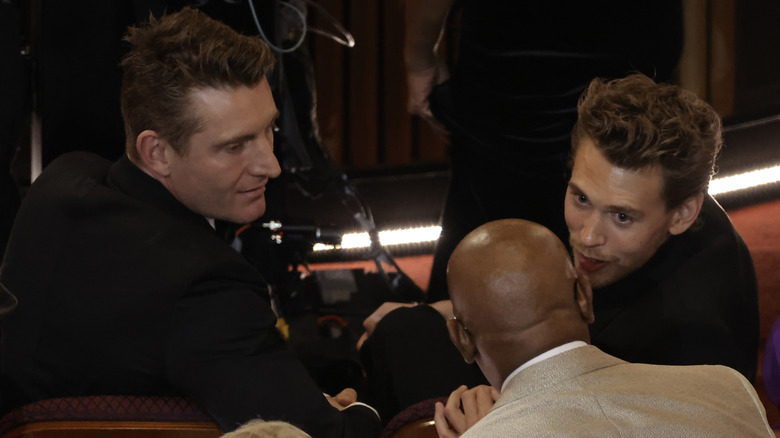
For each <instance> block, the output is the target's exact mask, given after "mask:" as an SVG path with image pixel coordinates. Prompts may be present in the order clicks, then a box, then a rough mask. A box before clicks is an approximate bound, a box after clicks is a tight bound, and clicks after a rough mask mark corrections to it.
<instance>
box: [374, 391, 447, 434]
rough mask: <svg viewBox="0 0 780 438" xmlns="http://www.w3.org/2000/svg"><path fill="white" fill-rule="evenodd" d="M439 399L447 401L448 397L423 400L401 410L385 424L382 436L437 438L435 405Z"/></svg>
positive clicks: (443, 401)
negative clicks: (434, 418) (434, 415)
mask: <svg viewBox="0 0 780 438" xmlns="http://www.w3.org/2000/svg"><path fill="white" fill-rule="evenodd" d="M439 401H440V402H442V403H446V402H447V397H439V398H432V399H428V400H423V401H421V402H418V403H415V404H413V405H411V406H409V407H408V408H406V409H404V410H403V411H401V412H399V413H398V414H397V415H396V416H395V417H393V419H392V420H390V422H388V423H387V425H386V426H385V428H384V430H383V431H382V438H437V437H438V434H437V433H436V426H435V425H434V423H433V414H434V407H433V406H434V404H435V403H436V402H439Z"/></svg>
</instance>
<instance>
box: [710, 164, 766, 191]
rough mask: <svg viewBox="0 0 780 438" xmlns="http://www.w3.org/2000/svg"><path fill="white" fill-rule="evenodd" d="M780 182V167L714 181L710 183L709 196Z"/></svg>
mask: <svg viewBox="0 0 780 438" xmlns="http://www.w3.org/2000/svg"><path fill="white" fill-rule="evenodd" d="M778 181H780V165H778V166H774V167H767V168H765V169H758V170H752V171H750V172H745V173H740V174H738V175H732V176H726V177H723V178H717V179H714V180H712V181H710V189H709V194H710V195H712V196H716V195H720V194H723V193H729V192H734V191H737V190H743V189H748V188H752V187H757V186H761V185H764V184H771V183H775V182H778Z"/></svg>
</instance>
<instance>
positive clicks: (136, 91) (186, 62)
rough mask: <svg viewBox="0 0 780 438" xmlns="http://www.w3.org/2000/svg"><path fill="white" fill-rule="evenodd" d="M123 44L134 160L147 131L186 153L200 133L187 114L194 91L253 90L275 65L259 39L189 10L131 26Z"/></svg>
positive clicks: (124, 112)
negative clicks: (139, 139) (137, 144)
mask: <svg viewBox="0 0 780 438" xmlns="http://www.w3.org/2000/svg"><path fill="white" fill-rule="evenodd" d="M124 40H125V41H127V42H129V43H130V46H131V47H130V51H129V52H128V53H127V55H125V56H124V58H123V59H122V64H121V65H122V68H123V70H124V75H123V78H122V95H121V104H122V117H123V118H124V123H125V135H126V144H125V146H126V150H127V153H128V154H129V155H130V157H131V158H133V159H138V153H137V151H136V148H135V141H136V138H137V137H138V135H139V134H140V133H141V132H143V131H144V130H147V129H151V130H154V131H156V132H157V133H158V134H159V135H160V136H161V137H162V138H164V139H165V140H166V141H168V142H169V143H170V144H171V146H173V148H174V149H175V150H176V151H177V152H178V153H179V154H184V152H185V149H186V145H187V144H188V142H189V139H190V137H192V135H193V134H195V133H197V132H198V131H199V130H201V129H202V126H201V124H202V121H201V120H199V118H198V115H197V114H193V113H192V111H190V110H189V107H190V104H191V102H190V97H191V94H192V93H191V92H192V91H193V90H195V89H204V88H221V87H228V88H235V87H239V86H242V85H243V86H249V87H252V86H255V85H257V84H259V83H260V81H262V79H263V78H265V77H267V76H268V75H269V74H271V72H272V70H273V66H274V55H273V53H272V52H271V49H270V48H269V47H268V45H266V43H265V42H263V40H262V39H260V38H259V37H257V36H245V35H241V34H239V33H237V32H236V31H234V30H233V29H232V28H230V27H229V26H227V25H226V24H224V23H221V22H219V21H217V20H214V19H212V18H210V17H208V16H207V15H206V14H204V13H202V12H200V11H198V10H197V9H192V8H189V7H186V8H184V9H182V10H180V11H179V12H176V13H173V14H169V15H163V16H162V17H161V18H160V19H156V18H154V17H153V16H150V18H149V21H148V22H147V23H146V24H144V25H142V26H139V27H130V28H129V30H128V32H127V34H126V35H125V38H124Z"/></svg>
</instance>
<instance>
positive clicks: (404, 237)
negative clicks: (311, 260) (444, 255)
mask: <svg viewBox="0 0 780 438" xmlns="http://www.w3.org/2000/svg"><path fill="white" fill-rule="evenodd" d="M440 234H441V227H440V226H438V225H437V226H430V227H421V228H407V229H401V230H386V231H380V232H379V243H380V244H381V245H382V246H387V245H403V244H410V243H425V242H435V241H436V240H438V239H439V235H440ZM369 246H371V239H370V238H369V237H368V233H349V234H345V235H343V236H342V237H341V245H339V246H338V248H340V249H356V248H368V247H369ZM331 249H336V247H334V246H333V245H322V244H316V245H314V248H313V250H314V251H326V250H331Z"/></svg>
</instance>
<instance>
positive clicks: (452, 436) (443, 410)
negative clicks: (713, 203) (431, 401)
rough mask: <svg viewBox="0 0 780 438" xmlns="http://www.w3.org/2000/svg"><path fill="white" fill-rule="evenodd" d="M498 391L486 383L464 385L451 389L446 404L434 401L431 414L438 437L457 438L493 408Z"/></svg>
mask: <svg viewBox="0 0 780 438" xmlns="http://www.w3.org/2000/svg"><path fill="white" fill-rule="evenodd" d="M498 397H499V393H498V391H496V390H495V389H494V388H492V387H490V386H486V385H480V386H476V387H474V388H472V389H468V388H467V387H466V386H465V385H463V386H461V387H459V388H458V389H456V390H455V391H452V394H450V397H449V399H447V405H446V406H445V405H444V404H442V403H440V402H438V403H436V412H435V414H434V416H433V419H434V422H435V423H436V432H438V434H439V438H458V437H459V436H460V435H461V434H462V433H464V432H465V431H466V430H468V429H469V428H470V427H471V426H473V425H474V424H475V423H476V422H478V421H479V420H481V419H482V418H483V417H484V416H485V415H487V413H488V412H489V411H490V409H492V408H493V405H494V404H495V402H496V400H498Z"/></svg>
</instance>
